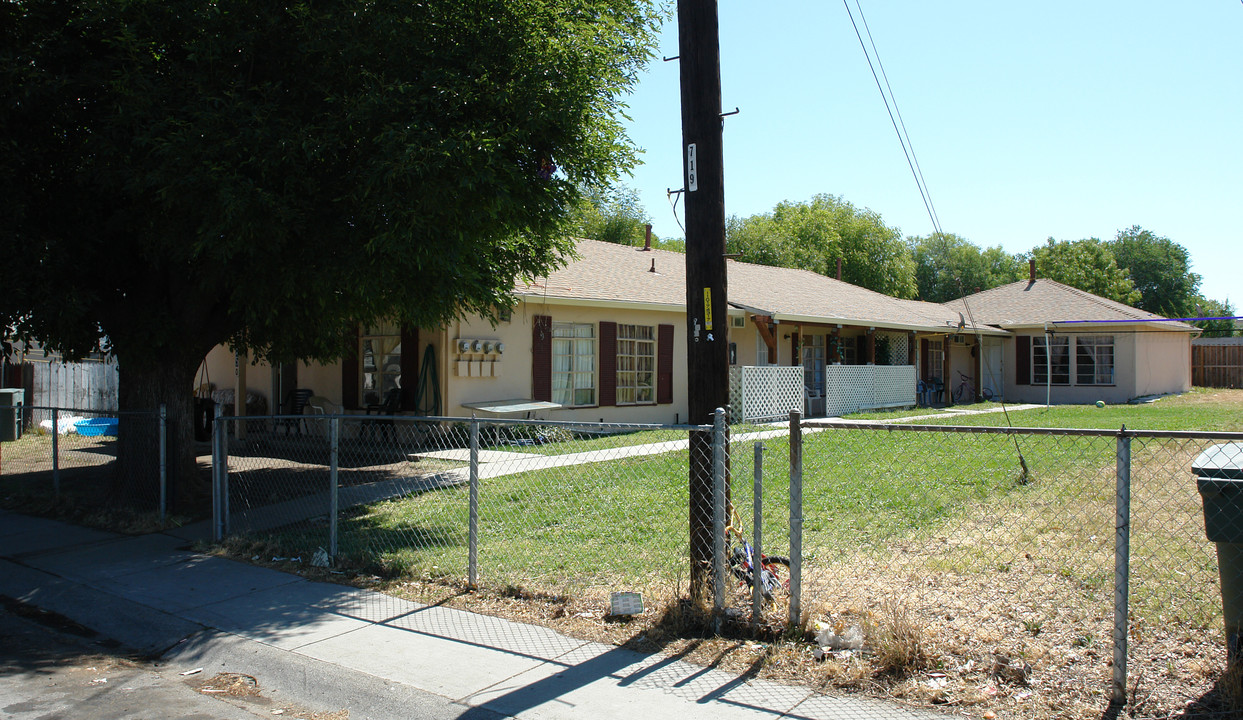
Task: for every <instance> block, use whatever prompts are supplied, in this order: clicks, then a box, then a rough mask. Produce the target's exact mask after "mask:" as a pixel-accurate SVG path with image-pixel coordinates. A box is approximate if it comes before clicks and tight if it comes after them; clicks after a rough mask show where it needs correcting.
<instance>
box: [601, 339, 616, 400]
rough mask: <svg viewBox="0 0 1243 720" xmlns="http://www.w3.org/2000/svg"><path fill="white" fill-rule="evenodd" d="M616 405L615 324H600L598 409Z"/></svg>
mask: <svg viewBox="0 0 1243 720" xmlns="http://www.w3.org/2000/svg"><path fill="white" fill-rule="evenodd" d="M616 404H617V323H615V322H604V321H601V323H600V407H612V406H614V405H616Z"/></svg>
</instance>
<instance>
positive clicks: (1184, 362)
mask: <svg viewBox="0 0 1243 720" xmlns="http://www.w3.org/2000/svg"><path fill="white" fill-rule="evenodd" d="M1134 339H1135V365H1136V372H1135V396H1136V397H1142V396H1144V395H1157V394H1162V393H1171V392H1187V391H1188V390H1190V389H1191V335H1190V334H1189V333H1184V332H1145V333H1138V334H1136V335H1135V336H1134Z"/></svg>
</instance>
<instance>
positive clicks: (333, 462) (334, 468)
mask: <svg viewBox="0 0 1243 720" xmlns="http://www.w3.org/2000/svg"><path fill="white" fill-rule="evenodd" d="M329 422H330V424H329V426H328V428H329V430H328V437H329V440H328V482H329V484H330V485H331V487H330V488H329V490H328V493H329V494H328V516H329V518H330V520H329V524H328V560H329V562H331V563H332V564H334V565H335V564H336V562H337V515H338V514H339V511H340V505H339V500H338V498H337V488H339V487H340V483H339V482H338V475H337V472H338V470H339V469H340V467H341V463H340V459H341V418H339V417H336V416H334V417H333V418H332V420H331V421H329Z"/></svg>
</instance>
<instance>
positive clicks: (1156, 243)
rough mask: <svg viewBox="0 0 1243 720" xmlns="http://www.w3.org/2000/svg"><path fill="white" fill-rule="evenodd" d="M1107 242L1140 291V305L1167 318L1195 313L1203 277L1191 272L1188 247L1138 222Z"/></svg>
mask: <svg viewBox="0 0 1243 720" xmlns="http://www.w3.org/2000/svg"><path fill="white" fill-rule="evenodd" d="M1105 245H1106V247H1108V248H1109V249H1110V250H1111V251H1112V252H1113V254H1114V258H1115V259H1116V260H1117V262H1118V267H1120V268H1122V269H1123V270H1125V271H1126V273H1127V275H1128V276H1130V278H1131V281H1132V282H1134V283H1135V289H1136V290H1139V291H1140V293H1141V295H1142V297H1140V299H1139V302H1138V303H1137V304H1136V307H1138V308H1140V309H1141V310H1147V311H1148V312H1151V313H1156V314H1158V315H1164V316H1166V317H1190V316H1191V315H1192V314H1194V313H1195V306H1196V300H1197V299H1198V296H1199V289H1200V276H1199V275H1197V274H1196V273H1193V272H1191V255H1190V253H1188V252H1187V249H1186V248H1184V247H1183V246H1182V245H1179V244H1178V243H1176V242H1174V241H1173V240H1170V239H1169V238H1167V237H1161V236H1159V235H1156V234H1154V233H1153V232H1152V231H1150V230H1145V229H1143V228H1141V227H1140V226H1138V225H1132V226H1131V227H1129V228H1127V229H1125V230H1119V231H1118V235H1117V237H1115V238H1114V239H1113V240H1112V241H1110V242H1107V243H1105Z"/></svg>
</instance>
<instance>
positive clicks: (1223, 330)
mask: <svg viewBox="0 0 1243 720" xmlns="http://www.w3.org/2000/svg"><path fill="white" fill-rule="evenodd" d="M1193 312H1194V313H1195V316H1196V317H1201V318H1221V319H1219V320H1196V321H1194V322H1192V323H1191V324H1192V325H1195V326H1196V327H1199V328H1201V329H1202V330H1204V334H1203V336H1202V337H1234V336H1235V335H1236V334H1238V333H1239V321H1237V320H1234V319H1233V318H1234V316H1235V312H1234V308H1233V307H1232V306H1231V305H1230V300H1229V299H1226V300H1221V301H1218V300H1211V299H1209V298H1206V297H1204V296H1203V295H1201V296H1200V297H1198V298H1196V304H1195V307H1194V309H1193Z"/></svg>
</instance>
